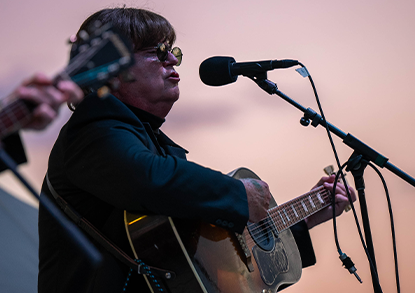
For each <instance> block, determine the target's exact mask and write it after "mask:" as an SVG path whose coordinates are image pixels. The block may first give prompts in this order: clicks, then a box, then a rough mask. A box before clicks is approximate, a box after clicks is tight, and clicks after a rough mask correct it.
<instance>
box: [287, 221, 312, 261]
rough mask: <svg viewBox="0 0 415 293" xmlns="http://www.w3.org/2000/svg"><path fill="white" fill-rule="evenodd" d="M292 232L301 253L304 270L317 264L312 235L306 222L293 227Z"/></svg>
mask: <svg viewBox="0 0 415 293" xmlns="http://www.w3.org/2000/svg"><path fill="white" fill-rule="evenodd" d="M291 232H292V234H293V236H294V239H295V242H296V243H297V247H298V250H299V251H300V256H301V261H302V265H303V268H305V267H308V266H312V265H314V264H315V263H316V256H315V254H314V249H313V244H312V243H311V238H310V233H309V231H308V227H307V224H306V223H305V221H301V222H300V223H298V224H296V225H294V226H292V227H291Z"/></svg>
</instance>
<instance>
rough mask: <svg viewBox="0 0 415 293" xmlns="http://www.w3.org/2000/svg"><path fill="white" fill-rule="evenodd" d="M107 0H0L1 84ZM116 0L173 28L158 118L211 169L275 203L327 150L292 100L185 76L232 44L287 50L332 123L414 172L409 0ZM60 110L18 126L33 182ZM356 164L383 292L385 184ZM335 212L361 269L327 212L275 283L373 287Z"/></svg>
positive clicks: (62, 51)
mask: <svg viewBox="0 0 415 293" xmlns="http://www.w3.org/2000/svg"><path fill="white" fill-rule="evenodd" d="M112 4H114V2H112V1H102V0H100V1H98V0H90V1H80V0H71V1H52V0H40V1H28V0H13V1H12V0H3V1H2V2H1V3H0V25H1V27H2V29H1V30H0V37H1V40H2V45H1V48H2V49H1V50H2V54H0V64H1V67H0V94H2V95H3V96H5V95H6V94H7V93H9V92H10V91H11V90H12V89H13V88H14V87H15V86H16V85H17V84H18V83H19V82H20V81H21V80H22V79H23V78H25V77H27V76H30V75H31V74H33V73H34V72H36V71H43V72H45V73H47V74H49V75H53V74H54V73H56V72H57V71H58V70H59V69H60V68H62V67H63V66H64V65H65V64H66V60H67V53H68V46H67V45H66V43H65V42H66V40H67V39H68V38H69V36H70V35H72V34H74V33H75V32H76V31H77V29H78V27H79V25H80V24H81V22H82V21H83V20H84V19H85V18H86V17H87V16H88V15H89V14H91V13H92V12H95V11H96V10H98V9H100V8H103V7H106V6H110V5H112ZM115 4H117V2H115ZM126 4H127V5H134V6H137V7H145V8H149V9H152V10H153V11H155V12H158V13H160V14H162V15H164V16H165V17H166V18H167V19H169V20H170V21H171V23H172V24H173V26H174V27H175V28H176V31H177V35H178V40H177V43H176V44H177V45H178V46H180V47H181V48H182V50H183V53H184V61H183V64H182V65H181V66H180V67H179V68H178V72H179V73H180V77H181V82H180V86H181V98H180V100H179V102H178V103H177V104H176V105H175V107H174V108H173V110H172V112H171V113H170V114H169V116H168V117H167V122H166V124H165V125H164V126H163V130H164V131H165V132H166V133H168V134H169V136H170V137H172V138H173V139H174V140H175V141H176V142H177V143H178V144H180V145H182V146H184V147H185V148H186V149H188V150H189V151H190V154H189V159H190V160H192V161H195V162H198V163H200V164H203V165H205V166H209V167H211V168H214V169H218V170H221V171H223V172H229V171H231V170H233V169H234V168H236V167H239V166H245V167H248V168H250V169H252V170H254V171H255V172H256V173H257V174H258V175H259V176H260V177H262V178H263V179H264V180H265V181H267V182H268V183H269V184H270V186H271V191H272V193H273V195H274V197H275V198H276V200H277V202H279V203H283V202H285V201H288V200H290V199H292V198H294V197H296V196H298V195H300V194H302V193H304V192H306V191H308V190H309V189H310V188H311V187H312V186H313V185H314V184H315V183H316V182H317V181H318V179H319V178H320V177H321V176H322V175H323V171H322V169H323V168H324V167H325V166H327V165H329V164H333V163H335V161H334V156H333V154H332V151H331V149H330V145H329V142H328V139H327V135H326V133H325V131H324V129H323V128H321V127H318V128H313V127H311V126H310V127H307V128H305V127H302V126H301V125H300V124H299V122H298V121H299V119H300V118H301V116H302V115H301V114H302V113H301V112H300V111H298V110H297V109H295V108H293V107H292V106H290V105H289V104H287V103H286V102H285V101H283V100H282V99H281V98H279V97H277V96H270V95H268V94H266V93H265V92H263V91H262V90H261V89H260V88H259V87H258V86H257V85H255V84H254V83H253V82H252V81H250V80H249V79H247V78H244V77H239V79H238V81H237V82H236V83H234V84H231V85H227V86H224V87H218V88H214V87H208V86H205V85H204V84H203V83H202V82H201V81H200V79H199V76H198V68H199V65H200V63H201V62H202V61H203V60H204V59H206V58H208V57H210V56H215V55H222V56H233V57H234V58H235V59H236V60H237V61H240V62H242V61H253V60H266V59H284V58H291V59H298V60H300V61H301V62H302V63H303V64H305V65H306V66H307V68H308V70H309V72H310V73H311V75H312V77H313V78H314V81H315V83H316V86H317V90H318V93H319V95H320V98H321V101H322V105H323V109H324V111H325V114H326V117H327V119H328V120H329V121H330V122H331V123H333V124H334V125H336V126H337V127H339V128H340V129H342V130H343V131H344V132H346V133H352V134H353V135H355V136H357V137H358V138H359V139H361V140H363V141H364V142H366V143H367V144H369V145H370V146H371V147H373V148H375V149H376V150H378V151H379V152H380V153H382V154H383V155H385V156H386V157H388V158H389V159H390V162H391V163H392V164H394V165H395V166H397V167H399V168H401V169H402V170H404V171H406V172H408V173H409V174H411V175H412V176H415V166H414V164H413V156H412V151H413V148H412V147H413V145H414V137H413V135H412V132H411V131H412V128H413V125H414V122H415V118H414V117H415V116H414V115H413V113H414V110H413V108H414V106H415V99H414V98H413V97H414V94H415V90H414V87H413V84H412V83H413V81H412V76H413V69H414V68H415V58H414V54H413V52H415V41H414V38H413V28H414V27H415V19H414V17H413V12H414V9H415V2H413V1H409V0H406V1H403V0H400V1H385V0H380V1H379V0H378V1H374V0H369V1H357V0H349V1H328V0H319V1H305V0H297V1H275V0H268V1H226V0H214V1H196V0H195V1H181V0H176V1H129V2H126ZM268 78H269V79H270V80H272V81H274V82H276V83H277V84H278V86H279V89H280V90H281V91H282V92H284V93H286V94H287V95H289V96H290V97H291V98H293V99H295V100H296V101H297V102H299V103H300V104H302V105H303V106H305V107H311V108H313V109H315V110H317V106H316V103H315V100H314V97H313V94H312V89H311V86H310V84H309V82H308V80H307V79H304V78H302V77H301V76H300V75H299V74H298V73H297V72H295V70H294V69H293V68H292V69H287V70H279V71H273V72H270V73H269V74H268ZM68 115H69V114H68V111H67V110H66V109H62V112H61V115H60V119H59V120H58V121H56V122H55V123H54V124H53V125H52V126H50V127H49V128H48V129H47V130H46V131H44V132H41V133H33V132H27V133H24V134H23V139H24V140H25V145H26V148H27V152H28V156H29V160H30V163H29V164H28V165H27V166H25V167H21V171H22V172H23V173H24V174H25V175H26V176H27V177H28V178H29V180H30V181H31V182H32V183H33V185H34V186H36V188H39V187H40V184H41V181H42V178H43V176H44V173H45V171H46V164H47V157H48V153H49V151H50V148H51V147H52V144H53V141H54V139H55V138H56V136H57V134H58V132H59V129H60V127H61V125H62V124H63V123H64V121H65V120H66V119H67V117H68ZM335 143H336V146H337V148H338V152H339V156H340V160H341V161H342V163H343V162H344V161H345V160H347V158H348V157H349V156H350V155H351V152H352V151H351V150H350V149H349V148H348V147H346V146H344V145H343V144H342V142H341V141H340V140H339V139H338V138H335ZM382 173H383V174H384V176H385V178H386V182H387V184H388V187H389V191H390V194H391V201H392V207H393V211H394V216H395V228H396V233H397V241H398V243H397V245H398V254H399V262H400V263H399V264H400V277H401V288H402V291H403V292H410V290H411V289H410V288H412V287H413V286H412V284H411V281H412V280H411V277H412V274H413V273H414V271H415V270H414V268H415V265H414V263H415V256H414V255H413V253H411V252H412V251H411V244H412V243H413V241H414V240H415V229H414V228H413V227H412V225H411V224H412V223H413V222H414V220H415V213H414V212H413V208H412V205H413V204H414V203H415V189H414V187H412V186H410V185H408V184H407V183H405V182H404V181H403V180H401V179H399V178H396V177H395V176H394V175H393V174H392V173H391V172H389V171H388V170H382ZM348 177H349V178H350V177H351V175H348ZM365 178H366V187H367V189H366V196H367V201H368V208H369V213H370V219H371V224H372V232H373V238H374V241H375V251H376V256H377V263H378V268H379V274H380V279H381V284H382V287H383V291H384V292H395V287H394V286H395V284H394V270H393V265H392V250H391V237H390V228H389V223H388V219H389V216H388V212H387V206H386V200H385V195H384V192H383V189H382V185H381V182H380V180H379V179H378V178H377V177H376V175H375V173H374V172H373V171H372V170H370V169H368V170H367V171H366V175H365ZM349 181H351V182H352V180H351V178H350V179H349ZM0 185H1V186H4V188H7V189H8V190H9V191H10V192H13V193H15V194H18V195H22V196H24V192H23V191H22V190H21V188H20V186H19V184H18V183H17V182H16V181H15V180H14V178H12V176H10V174H3V175H1V176H0ZM357 206H358V204H357V205H356V207H357ZM357 210H358V211H359V209H358V208H357ZM338 226H339V237H340V244H341V246H342V249H343V251H344V252H346V253H347V254H348V255H350V256H351V257H352V259H353V261H354V263H355V264H356V267H357V269H358V273H359V275H360V277H361V278H362V279H363V281H364V283H363V284H362V285H360V284H359V283H358V282H357V281H356V280H355V279H354V277H353V276H351V275H349V274H348V272H347V271H346V270H344V269H343V268H342V267H341V262H340V261H339V260H338V255H337V252H336V247H335V244H334V240H333V232H332V230H333V229H332V224H331V223H326V224H324V225H321V226H319V227H316V228H314V229H312V230H311V235H312V239H313V243H314V247H315V251H316V254H317V261H318V264H317V265H316V266H314V267H312V268H309V269H306V270H304V271H303V276H302V279H301V280H300V282H299V283H298V284H296V285H295V286H292V287H291V288H288V289H286V290H285V292H291V293H294V292H344V293H345V292H371V291H373V290H372V289H371V281H370V273H369V268H368V265H367V260H366V259H365V256H364V253H363V250H362V248H361V244H360V240H359V239H358V235H357V231H356V225H355V223H354V221H353V216H352V214H351V213H348V214H345V215H344V216H342V217H340V219H339V221H338Z"/></svg>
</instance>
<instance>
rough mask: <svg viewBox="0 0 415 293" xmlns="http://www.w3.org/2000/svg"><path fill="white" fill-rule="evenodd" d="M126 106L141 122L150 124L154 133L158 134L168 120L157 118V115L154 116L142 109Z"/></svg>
mask: <svg viewBox="0 0 415 293" xmlns="http://www.w3.org/2000/svg"><path fill="white" fill-rule="evenodd" d="M125 105H126V106H127V107H128V109H130V110H131V111H132V112H133V113H134V114H135V115H136V116H137V117H138V119H140V121H141V122H147V123H149V124H150V126H151V128H152V129H153V131H154V132H156V133H157V132H158V129H159V128H160V127H161V125H162V124H163V123H164V122H165V121H166V119H164V118H160V117H157V116H156V115H153V114H151V113H149V112H147V111H144V110H142V109H139V108H136V107H133V106H131V105H128V104H125Z"/></svg>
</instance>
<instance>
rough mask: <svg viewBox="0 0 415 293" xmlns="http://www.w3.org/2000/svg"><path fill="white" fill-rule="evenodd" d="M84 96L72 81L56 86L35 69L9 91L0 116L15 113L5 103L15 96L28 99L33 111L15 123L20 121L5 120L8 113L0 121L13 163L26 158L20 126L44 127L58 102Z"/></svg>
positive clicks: (15, 97)
mask: <svg viewBox="0 0 415 293" xmlns="http://www.w3.org/2000/svg"><path fill="white" fill-rule="evenodd" d="M83 96H84V95H83V93H82V91H81V89H80V88H79V87H78V86H77V85H76V84H75V83H73V82H72V81H69V80H62V81H60V82H59V83H58V84H57V85H56V87H55V86H53V80H52V79H50V78H48V77H47V76H46V75H44V74H42V73H37V74H35V75H33V76H32V77H30V78H29V79H27V80H25V81H23V82H22V83H21V84H20V85H19V86H18V87H17V88H16V89H15V90H14V91H13V93H12V94H10V95H9V96H8V97H6V99H5V100H3V101H2V104H1V111H0V117H4V116H5V113H11V114H10V115H15V114H14V113H12V112H13V110H15V109H16V108H13V106H11V107H8V106H9V105H10V103H12V102H13V101H15V100H17V99H21V100H25V101H28V102H30V103H31V104H33V105H35V106H34V108H33V111H32V113H31V114H29V115H27V117H25V121H24V123H23V124H20V123H18V122H19V121H15V120H8V118H7V117H6V118H4V120H3V119H0V121H1V122H2V123H1V127H2V128H1V129H0V134H1V141H2V147H3V148H4V150H5V151H6V152H7V153H8V154H9V155H10V156H11V157H12V158H13V160H14V161H15V162H16V163H18V164H20V163H24V162H26V156H25V153H24V148H23V145H22V143H21V140H20V136H19V135H18V133H17V132H16V130H19V129H20V128H23V129H33V130H42V129H44V128H46V126H47V125H49V123H51V122H52V121H53V120H54V119H55V118H56V117H57V115H58V111H59V106H60V105H61V104H63V103H65V102H72V103H78V102H79V101H80V100H81V99H82V98H83ZM2 114H3V115H2ZM6 115H7V114H6ZM13 117H15V116H13ZM10 121H14V122H15V123H16V127H11V125H10V123H9V122H10ZM6 122H7V123H6ZM4 169H6V166H4V164H3V163H2V162H0V170H4Z"/></svg>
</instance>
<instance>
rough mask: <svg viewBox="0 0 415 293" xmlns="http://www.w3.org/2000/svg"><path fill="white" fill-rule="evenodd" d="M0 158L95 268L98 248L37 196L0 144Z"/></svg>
mask: <svg viewBox="0 0 415 293" xmlns="http://www.w3.org/2000/svg"><path fill="white" fill-rule="evenodd" d="M0 160H1V161H3V162H4V164H5V165H6V166H7V167H8V168H9V169H10V171H12V172H13V174H14V175H15V176H16V177H17V178H18V179H19V180H20V182H21V183H22V184H23V185H24V186H25V187H26V188H27V189H28V190H29V192H30V193H31V194H32V195H33V196H34V197H35V198H36V199H37V200H38V201H39V204H41V205H42V206H43V207H44V208H45V209H46V210H47V211H48V212H49V213H50V215H51V216H52V217H53V218H54V219H55V220H56V221H57V223H58V224H59V225H61V227H62V228H63V229H64V230H65V231H66V232H67V233H68V236H69V238H70V239H71V241H73V242H74V244H75V245H77V246H78V248H80V249H81V251H82V252H83V253H84V254H85V255H86V257H87V258H88V260H89V263H90V264H91V268H92V269H97V268H98V267H99V266H100V265H101V263H102V255H101V253H100V252H99V251H98V249H97V248H96V247H95V246H94V245H93V244H92V243H91V242H90V241H89V240H88V238H86V237H85V235H84V234H82V233H81V231H80V229H79V228H78V227H77V226H76V225H75V224H74V223H73V222H71V221H69V220H68V219H67V218H66V217H65V216H64V215H63V214H62V212H61V211H60V210H59V209H58V208H57V207H56V205H54V204H53V203H52V201H50V200H49V198H48V197H47V196H45V195H43V196H39V195H38V194H37V193H36V191H35V190H34V189H33V187H32V186H30V184H29V183H28V182H27V181H26V180H25V178H23V176H22V175H21V174H20V173H19V172H18V171H17V165H16V163H15V162H14V160H13V159H12V158H11V157H10V156H9V155H8V154H7V153H6V151H5V150H4V149H3V148H2V147H1V146H0Z"/></svg>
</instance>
